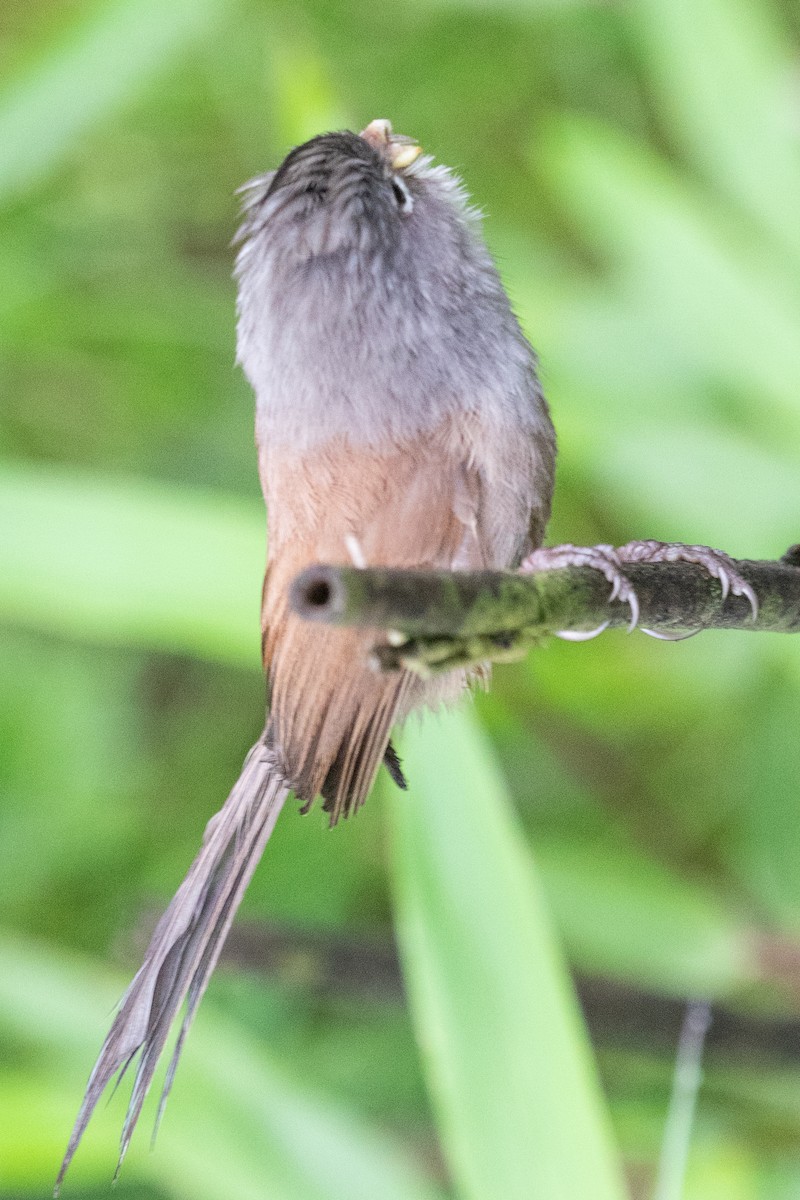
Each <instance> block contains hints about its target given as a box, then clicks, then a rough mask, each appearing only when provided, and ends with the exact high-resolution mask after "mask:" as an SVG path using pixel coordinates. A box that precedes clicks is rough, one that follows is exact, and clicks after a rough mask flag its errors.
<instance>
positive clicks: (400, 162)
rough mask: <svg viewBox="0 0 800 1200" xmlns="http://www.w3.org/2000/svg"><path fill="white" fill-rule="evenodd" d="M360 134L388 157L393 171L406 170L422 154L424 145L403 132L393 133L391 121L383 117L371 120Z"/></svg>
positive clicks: (387, 159) (382, 154)
mask: <svg viewBox="0 0 800 1200" xmlns="http://www.w3.org/2000/svg"><path fill="white" fill-rule="evenodd" d="M359 136H360V137H362V138H363V139H364V141H365V142H368V143H369V144H370V146H372V148H373V149H374V150H377V151H378V153H379V154H380V155H381V157H382V158H384V159H386V161H387V163H388V164H389V166H390V167H391V169H392V170H393V171H403V170H405V168H406V167H410V166H411V164H412V163H413V162H416V160H417V159H418V158H419V156H420V154H422V147H421V146H420V145H418V144H417V142H415V141H414V139H413V138H410V137H404V136H403V134H402V133H392V123H391V121H386V120H384V119H382V118H380V119H378V120H376V121H370V123H369V125H367V127H366V129H362V131H361V133H360V135H359Z"/></svg>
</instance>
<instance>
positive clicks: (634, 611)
mask: <svg viewBox="0 0 800 1200" xmlns="http://www.w3.org/2000/svg"><path fill="white" fill-rule="evenodd" d="M658 562H666V563H670V562H672V563H678V562H685V563H696V564H697V565H698V566H700V567H703V568H704V569H705V570H706V571H707V572H708V573H709V575H712V576H713V577H714V578H715V579H717V580H719V584H720V587H721V589H722V599H723V600H725V599H726V597H727V596H728V595H733V596H743V597H744V598H745V599H746V600H747V602H748V603H749V605H750V608H751V610H752V613H753V620H754V621H755V620H756V618H757V617H758V598H757V596H756V594H755V592H754V591H753V589H752V587H751V586H750V584H749V583H748V582H747V580H746V579H744V578H743V576H742V575H740V574H739V572H738V571H737V569H736V564H735V562H734V561H733V559H732V558H731V557H730V555H728V554H725V553H724V551H722V550H713V549H712V548H711V547H710V546H691V545H685V544H684V543H683V542H657V541H654V540H646V541H634V542H626V544H625V545H624V546H619V547H617V548H616V549H615V548H614V547H613V546H606V545H600V546H573V545H571V544H569V543H566V544H565V545H563V546H552V547H547V548H541V549H539V550H534V552H533V553H532V554H529V555H528V557H527V558H526V559H524V561H523V562H522V563H521V564H520V571H523V572H527V571H545V570H555V569H558V568H560V567H593V568H594V569H595V570H598V571H600V572H601V573H602V574H603V575H604V576H605V577H606V579H607V580H608V581H609V583H610V584H611V595H610V597H609V599H610V600H621V601H622V602H623V603H624V604H628V606H629V607H630V610H631V620H630V623H629V626H628V629H629V631H630V630H633V629H635V628H636V625H637V623H638V620H639V602H638V600H637V598H636V592H635V591H634V589H633V587H632V585H631V583H630V580H629V579H628V578H627V576H626V575H625V564H626V563H658ZM607 627H608V622H607V621H605V622H603V624H602V625H600V626H599V627H598V628H597V629H592V630H589V631H588V632H583V631H582V630H578V631H571V630H570V631H564V632H562V633H560V634H558V635H557V636H559V637H562V638H566V639H568V640H569V641H586V640H587V639H588V638H591V637H596V636H597V634H599V633H602V632H603V630H604V629H606V628H607ZM642 632H643V633H646V634H648V635H649V636H650V637H655V638H659V639H660V640H661V641H670V642H672V641H682V640H683V639H684V638H687V637H691V636H692V633H668V632H660V631H657V630H653V629H643V630H642Z"/></svg>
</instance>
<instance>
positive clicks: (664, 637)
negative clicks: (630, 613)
mask: <svg viewBox="0 0 800 1200" xmlns="http://www.w3.org/2000/svg"><path fill="white" fill-rule="evenodd" d="M639 628H640V629H641V631H642V633H646V634H647V636H648V637H651V638H655V639H656V640H657V641H659V642H685V641H686V639H687V638H690V637H697V635H698V633H702V630H701V629H690V630H689V632H688V633H667V632H665V631H663V630H658V629H645V628H644V626H643V625H640V626H639Z"/></svg>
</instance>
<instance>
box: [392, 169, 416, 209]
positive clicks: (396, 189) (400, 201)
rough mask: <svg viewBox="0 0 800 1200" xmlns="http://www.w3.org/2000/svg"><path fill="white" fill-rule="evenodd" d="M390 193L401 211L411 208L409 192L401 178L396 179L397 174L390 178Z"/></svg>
mask: <svg viewBox="0 0 800 1200" xmlns="http://www.w3.org/2000/svg"><path fill="white" fill-rule="evenodd" d="M392 195H393V196H394V198H395V203H396V204H397V207H398V208H399V209H400V211H401V212H411V209H412V208H413V202H412V199H411V193H410V192H409V190H408V188H407V187H406V185H405V184H404V183H403V182H402V180H400V179H398V178H397V176H395V177H394V178H393V179H392Z"/></svg>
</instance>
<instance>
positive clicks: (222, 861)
mask: <svg viewBox="0 0 800 1200" xmlns="http://www.w3.org/2000/svg"><path fill="white" fill-rule="evenodd" d="M244 191H245V197H246V199H245V216H244V223H243V225H242V228H241V230H240V241H241V248H240V250H239V254H238V258H237V262H236V277H237V279H238V283H239V300H238V314H239V320H238V359H239V362H240V363H241V365H242V367H243V368H244V371H245V373H246V375H247V377H248V379H249V380H250V382H251V384H252V385H253V389H254V391H255V395H256V441H257V445H258V462H259V472H260V476H261V483H262V487H263V491H264V498H265V500H266V505H267V520H268V531H269V550H268V562H267V570H266V577H265V580H264V593H263V605H262V634H263V637H262V646H263V660H264V667H265V670H266V674H267V680H268V691H269V702H268V712H267V719H266V725H265V728H264V732H263V734H262V736H261V737H260V738H259V740H258V742H257V743H256V745H255V746H254V747H253V748H252V750H251V751H250V753H249V754H248V756H247V758H246V760H245V763H244V766H243V768H242V772H241V775H240V776H239V779H238V780H237V782H236V783H235V784H234V787H233V790H232V791H231V793H230V795H229V796H228V799H227V800H226V802H225V804H224V806H223V807H222V809H221V810H220V811H219V812H218V813H217V814H216V816H214V817H212V819H211V820H210V821H209V823H208V826H207V828H206V831H205V835H204V838H203V844H202V847H201V849H200V852H199V854H198V856H197V858H196V859H195V860H194V862H193V863H192V865H191V867H190V868H189V872H188V874H187V875H186V878H185V879H184V881H183V883H182V884H181V886H180V887H179V889H178V891H177V893H176V895H175V897H174V899H173V900H172V902H171V903H170V905H169V907H168V908H167V910H166V912H165V913H164V915H163V917H162V918H161V920H160V921H159V923H158V925H157V926H156V929H155V931H154V933H153V936H152V939H151V941H150V944H149V946H148V948H147V951H146V953H145V957H144V962H143V964H142V966H141V968H140V970H139V972H138V973H137V975H136V976H135V978H134V979H133V982H132V983H131V985H130V987H129V988H128V991H127V992H126V993H125V996H124V997H123V999H122V1001H121V1003H120V1007H119V1011H118V1012H117V1015H116V1017H115V1019H114V1022H113V1024H112V1026H111V1030H110V1032H109V1034H108V1036H107V1038H106V1040H105V1042H104V1044H103V1047H102V1049H101V1051H100V1055H99V1058H98V1060H97V1063H96V1065H95V1067H94V1070H93V1071H92V1074H91V1077H90V1079H89V1083H88V1086H87V1089H86V1094H85V1097H84V1100H83V1104H82V1106H81V1109H80V1112H79V1114H78V1117H77V1120H76V1122H75V1127H74V1129H73V1131H72V1135H71V1137H70V1141H69V1145H68V1147H67V1151H66V1155H65V1157H64V1161H63V1164H62V1166H61V1170H60V1172H59V1176H58V1181H57V1184H56V1190H57V1191H58V1188H59V1187H60V1184H61V1182H62V1180H63V1178H64V1174H65V1172H66V1170H67V1168H68V1166H69V1163H70V1161H71V1160H72V1157H73V1155H74V1153H75V1150H76V1148H77V1145H78V1143H79V1141H80V1139H81V1137H82V1135H83V1132H84V1130H85V1128H86V1125H87V1123H88V1121H89V1118H90V1117H91V1114H92V1112H93V1110H94V1108H95V1106H96V1104H97V1102H98V1100H99V1098H100V1096H101V1094H102V1092H103V1091H104V1089H105V1088H106V1086H107V1084H108V1083H109V1082H110V1081H111V1079H112V1078H113V1077H114V1075H115V1074H116V1073H117V1072H122V1071H124V1070H125V1069H126V1068H127V1067H128V1066H129V1065H130V1064H131V1063H132V1062H133V1061H134V1060H135V1059H136V1058H137V1056H138V1062H137V1063H136V1067H135V1074H134V1083H133V1089H132V1094H131V1099H130V1103H129V1106H128V1111H127V1115H126V1118H125V1122H124V1125H123V1129H122V1138H121V1147H120V1163H121V1162H122V1159H123V1157H124V1155H125V1152H126V1150H127V1147H128V1144H129V1141H130V1138H131V1134H132V1132H133V1129H134V1127H135V1125H136V1122H137V1120H138V1118H139V1115H140V1112H141V1107H142V1104H143V1101H144V1098H145V1096H146V1094H147V1091H148V1088H149V1086H150V1083H151V1081H152V1078H153V1073H154V1071H155V1068H156V1064H157V1062H158V1059H159V1058H160V1056H161V1053H162V1051H163V1049H164V1045H165V1042H166V1040H167V1036H168V1034H169V1030H170V1027H171V1025H172V1022H173V1020H174V1018H175V1017H176V1015H177V1013H178V1011H179V1009H180V1008H181V1006H182V1005H183V1003H184V1001H186V1010H185V1014H184V1017H183V1023H182V1025H181V1028H180V1032H179V1034H178V1039H177V1043H176V1047H175V1050H174V1052H173V1056H172V1060H171V1063H170V1065H169V1068H168V1070H167V1075H166V1082H165V1085H164V1090H163V1093H162V1099H161V1107H160V1108H159V1114H158V1115H159V1118H160V1116H161V1111H162V1109H163V1105H164V1101H165V1100H166V1097H167V1094H168V1092H169V1089H170V1086H171V1083H172V1079H173V1076H174V1073H175V1068H176V1065H177V1062H178V1058H179V1056H180V1052H181V1049H182V1047H183V1043H184V1039H185V1037H186V1033H187V1030H188V1028H189V1026H190V1024H191V1021H192V1018H193V1017H194V1014H195V1011H196V1009H197V1006H198V1004H199V1002H200V999H201V997H202V995H203V992H204V991H205V988H206V986H207V984H208V981H209V978H210V976H211V973H212V971H213V970H214V967H215V965H216V962H217V959H218V957H219V954H220V950H221V948H222V944H223V942H224V940H225V936H226V934H227V932H228V929H229V928H230V925H231V922H232V920H233V918H234V915H235V913H236V909H237V908H238V906H239V903H240V901H241V899H242V896H243V894H244V891H245V888H246V887H247V884H248V882H249V880H250V878H251V876H252V874H253V871H254V870H255V868H256V866H257V864H258V861H259V859H260V857H261V854H262V852H263V850H264V847H265V845H266V843H267V841H268V839H269V836H270V834H271V832H272V829H273V827H274V825H275V821H276V820H277V817H278V814H279V813H280V810H281V808H282V806H283V803H284V801H285V800H286V797H287V796H288V795H289V793H290V792H293V793H294V794H295V796H297V797H298V798H299V799H300V800H301V802H302V804H303V811H305V810H307V809H308V808H309V807H310V806H311V805H312V804H313V802H314V800H315V798H316V797H317V796H321V797H322V801H323V806H324V808H325V809H326V810H327V811H328V812H329V813H330V820H331V824H335V823H336V822H337V821H338V819H339V818H340V817H342V816H348V815H349V814H350V813H352V812H354V811H355V810H356V809H358V808H359V806H360V805H361V804H363V802H364V800H365V798H366V796H367V794H368V792H369V790H370V787H371V786H372V782H373V780H374V778H375V775H376V773H377V771H378V769H379V767H380V765H381V763H382V762H383V763H385V764H386V767H387V769H388V770H389V772H390V774H391V775H392V777H393V778H394V779H395V781H396V782H397V783H398V784H400V786H405V781H404V779H403V775H402V771H401V767H400V763H399V760H398V757H397V755H396V753H395V751H394V748H393V746H392V743H391V741H390V736H391V732H392V727H393V726H394V725H395V724H396V723H397V722H399V721H401V720H402V719H403V718H404V717H405V716H406V715H407V714H408V713H409V711H410V710H411V709H413V708H415V707H418V706H421V705H425V704H437V703H439V702H440V701H442V700H447V699H453V698H455V697H457V696H458V695H459V693H460V692H461V691H462V690H463V688H464V686H465V684H466V683H467V682H468V676H467V673H465V672H464V671H463V670H458V671H454V672H451V673H450V674H447V675H445V676H444V677H443V678H437V679H436V680H435V681H423V680H421V679H420V678H418V677H416V676H412V675H410V674H408V673H399V674H393V675H380V674H377V673H376V672H375V671H374V670H373V669H372V668H371V666H370V663H369V655H370V650H371V649H372V647H373V646H374V644H375V642H376V639H377V637H378V636H379V635H377V634H376V633H375V632H374V631H364V630H356V629H336V628H332V627H326V626H322V625H318V624H306V623H304V622H302V621H301V620H300V619H299V618H298V617H297V616H295V615H293V613H291V612H290V611H289V607H288V600H287V596H288V591H289V586H290V584H291V582H292V580H293V579H294V578H295V577H296V576H297V574H298V573H299V572H300V571H301V570H302V569H303V568H305V567H307V566H309V565H311V564H313V563H342V562H355V564H356V565H357V566H392V567H401V568H402V567H406V568H411V567H417V568H422V567H427V568H444V569H451V570H459V569H469V570H478V569H481V568H505V567H514V566H520V567H521V568H522V569H528V570H534V569H543V568H544V569H546V568H549V567H554V566H556V567H558V566H569V565H572V564H575V565H589V566H593V567H596V568H597V569H598V570H601V571H602V572H603V573H604V574H605V575H606V577H607V578H608V579H609V582H610V583H611V585H612V595H614V596H618V597H619V598H621V599H624V600H627V601H628V602H629V603H630V605H631V610H632V618H633V622H632V623H635V618H636V598H635V595H634V594H633V592H632V590H631V588H630V586H629V584H628V582H627V580H626V579H625V576H624V572H623V569H622V564H623V563H624V561H626V560H628V561H630V560H636V561H643V560H647V559H650V560H657V559H659V558H661V559H664V558H667V559H672V560H675V559H688V561H693V562H699V563H701V564H702V565H704V566H705V567H706V568H707V569H708V570H709V571H711V572H712V573H713V574H715V575H717V576H718V578H719V579H720V580H721V582H722V585H723V591H726V590H727V589H728V588H730V590H731V591H733V592H735V593H738V594H743V595H747V596H748V599H750V602H751V604H752V605H753V611H754V612H755V610H756V601H755V597H754V596H753V594H752V591H751V589H749V587H748V585H747V584H746V583H745V582H744V581H743V580H742V579H741V578H740V577H739V576H738V575H737V574H736V572H735V570H734V568H733V564H732V563H731V560H730V559H728V558H727V556H725V555H721V554H720V553H719V552H717V551H711V550H709V549H707V548H706V547H698V546H681V545H675V544H663V543H659V542H634V543H629V544H628V546H626V547H623V549H622V551H614V550H613V549H612V548H611V547H610V546H597V547H576V546H571V545H567V546H561V547H554V548H552V549H547V550H545V549H543V548H541V543H542V539H543V536H544V531H545V526H546V524H547V520H548V517H549V514H550V504H551V498H552V492H553V477H554V467H555V435H554V432H553V425H552V423H551V420H550V415H549V412H548V408H547V404H546V403H545V400H544V397H543V395H542V390H541V387H540V385H539V381H538V378H537V373H536V357H535V355H534V352H533V350H532V349H531V347H530V345H529V344H528V342H527V341H526V339H525V337H524V335H523V333H522V331H521V329H520V327H519V324H518V322H517V320H516V318H515V316H514V314H513V312H512V310H511V307H510V305H509V301H508V298H507V296H506V294H505V291H504V290H503V286H502V284H501V282H500V278H499V276H498V274H497V271H496V269H495V266H494V264H493V262H492V260H491V258H490V256H489V253H488V251H487V249H486V246H485V244H484V242H483V239H482V237H481V229H480V220H479V216H478V213H477V212H476V210H475V209H474V208H472V207H471V206H470V203H469V200H468V198H467V195H466V193H465V191H464V189H463V187H462V185H461V183H460V182H459V180H458V179H457V178H456V177H455V175H454V174H453V173H452V172H451V171H449V170H448V169H446V168H445V167H442V166H435V165H434V164H433V162H432V161H431V159H430V158H428V157H427V156H425V155H423V154H422V152H421V150H420V148H419V146H418V145H417V144H416V143H415V142H414V141H412V140H411V139H410V138H406V137H401V136H398V135H396V134H394V133H393V132H392V128H391V125H390V124H389V122H388V121H383V120H377V121H372V122H371V124H369V125H368V126H367V128H366V129H364V130H363V132H362V133H361V134H358V135H357V134H354V133H349V132H342V133H325V134H322V135H321V136H319V137H315V138H312V140H311V141H309V142H306V143H305V144H304V145H302V146H298V147H297V148H296V149H294V150H293V151H292V152H291V153H290V154H289V155H288V156H287V157H286V159H285V160H284V161H283V163H282V164H281V165H280V167H279V168H278V169H277V170H276V171H273V172H270V173H269V174H267V175H264V176H262V177H260V178H258V179H255V180H253V181H252V183H250V184H248V185H247V187H246V188H245V189H244Z"/></svg>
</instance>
